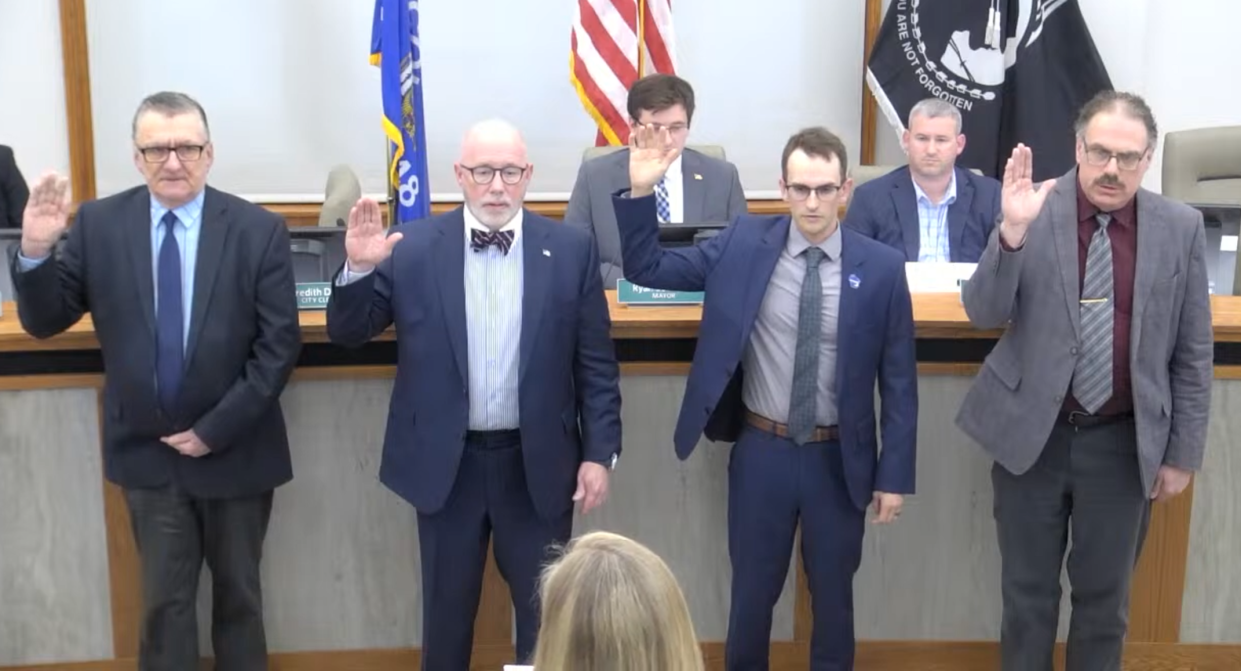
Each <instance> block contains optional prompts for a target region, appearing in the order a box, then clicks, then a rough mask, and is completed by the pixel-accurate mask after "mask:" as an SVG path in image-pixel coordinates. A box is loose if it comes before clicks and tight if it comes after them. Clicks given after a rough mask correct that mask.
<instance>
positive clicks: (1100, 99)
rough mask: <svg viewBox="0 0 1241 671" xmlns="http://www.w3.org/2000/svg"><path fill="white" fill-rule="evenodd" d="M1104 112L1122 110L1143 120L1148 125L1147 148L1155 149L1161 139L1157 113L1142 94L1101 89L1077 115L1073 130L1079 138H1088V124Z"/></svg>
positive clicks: (1128, 115)
mask: <svg viewBox="0 0 1241 671" xmlns="http://www.w3.org/2000/svg"><path fill="white" fill-rule="evenodd" d="M1104 112H1120V113H1121V114H1124V115H1125V116H1127V117H1129V118H1131V119H1137V120H1138V121H1141V122H1142V124H1143V125H1144V126H1146V148H1147V149H1148V150H1151V151H1154V149H1155V142H1156V141H1158V140H1159V126H1157V125H1156V124H1155V113H1154V112H1151V108H1150V105H1147V104H1146V101H1145V100H1143V99H1142V96H1140V95H1138V94H1136V93H1129V92H1127V91H1112V90H1107V91H1099V92H1098V93H1097V94H1095V97H1093V98H1091V99H1090V100H1089V101H1087V102H1086V104H1085V105H1083V106H1082V111H1081V112H1080V113H1079V114H1078V115H1077V122H1076V123H1075V124H1073V131H1074V132H1075V133H1077V137H1078V139H1080V140H1082V141H1083V142H1084V141H1085V140H1086V126H1088V125H1090V122H1091V120H1092V119H1094V118H1095V117H1096V116H1098V115H1100V114H1103V113H1104Z"/></svg>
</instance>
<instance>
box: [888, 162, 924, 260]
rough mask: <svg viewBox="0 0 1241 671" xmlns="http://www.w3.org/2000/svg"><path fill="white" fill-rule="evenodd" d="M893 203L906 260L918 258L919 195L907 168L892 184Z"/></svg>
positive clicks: (919, 241) (919, 242)
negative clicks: (903, 243)
mask: <svg viewBox="0 0 1241 671" xmlns="http://www.w3.org/2000/svg"><path fill="white" fill-rule="evenodd" d="M892 205H893V206H894V207H895V208H896V220H897V222H899V223H900V226H901V239H902V240H903V241H904V242H905V260H906V261H917V260H918V246H919V245H920V244H921V240H920V237H921V236H920V234H919V230H918V229H919V226H918V196H917V195H916V194H915V193H914V185H913V178H912V177H910V176H909V171H908V170H906V171H904V172H902V173H901V176H900V177H899V178H897V180H896V183H895V184H894V185H893V186H892Z"/></svg>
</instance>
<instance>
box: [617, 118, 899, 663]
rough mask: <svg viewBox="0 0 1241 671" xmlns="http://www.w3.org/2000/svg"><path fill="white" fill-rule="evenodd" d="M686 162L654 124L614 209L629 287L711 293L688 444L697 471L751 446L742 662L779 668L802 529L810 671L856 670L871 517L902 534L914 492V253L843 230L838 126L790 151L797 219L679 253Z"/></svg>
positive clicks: (738, 535)
mask: <svg viewBox="0 0 1241 671" xmlns="http://www.w3.org/2000/svg"><path fill="white" fill-rule="evenodd" d="M676 154H677V148H676V146H675V145H674V144H673V143H672V142H671V139H670V138H669V136H668V134H667V131H666V130H662V129H660V130H656V129H654V128H652V127H649V126H646V127H642V128H641V129H639V130H638V131H637V133H636V141H635V147H634V148H633V149H631V151H630V164H629V176H630V184H631V190H630V192H629V193H628V194H625V193H623V192H621V193H619V194H618V195H617V196H616V197H614V199H613V203H614V207H615V208H616V216H617V221H618V222H619V223H620V232H621V241H622V251H623V254H624V263H625V273H626V275H627V276H628V277H629V279H631V280H632V281H633V282H635V283H636V284H639V285H642V286H646V287H654V288H660V289H671V290H680V291H706V302H705V305H704V306H703V317H702V325H701V327H700V328H699V331H698V346H697V348H696V349H695V351H694V362H693V366H692V367H691V369H690V374H689V381H688V384H687V385H686V388H685V398H684V400H683V402H682V405H681V414H680V417H679V418H678V420H677V427H676V433H675V436H674V439H673V440H674V443H675V445H676V452H677V456H679V457H680V458H681V459H686V458H688V457H689V455H690V453H691V452H692V451H693V449H694V446H695V445H696V444H697V443H698V440H699V437H700V436H702V435H704V434H705V435H706V437H707V438H708V439H710V440H722V441H735V445H734V446H733V451H732V457H731V461H730V462H729V473H728V486H729V493H728V537H729V557H730V559H731V561H732V568H733V583H732V607H731V612H730V614H729V622H728V642H727V645H726V649H725V667H726V668H727V669H729V670H730V671H742V670H746V671H752V670H755V669H760V670H761V669H767V665H768V660H767V656H768V650H769V646H770V638H771V618H772V609H773V608H774V607H775V604H776V600H777V599H778V598H779V596H780V591H781V588H782V587H783V585H784V580H785V578H786V576H787V574H788V569H789V563H790V559H791V557H792V552H793V539H794V535H795V533H796V531H797V527H798V523H799V522H800V524H801V532H802V559H803V561H804V563H805V567H806V575H807V577H808V578H809V582H810V594H811V597H812V605H813V612H814V632H813V635H812V638H811V646H810V657H811V659H810V668H811V669H813V670H814V671H828V670H831V671H839V670H843V669H852V668H853V650H854V638H853V576H854V573H855V572H856V571H857V568H858V565H859V564H860V563H861V558H862V535H863V530H864V527H865V516H866V508H867V505H868V504H871V503H873V504H874V507H875V510H876V517H875V521H876V522H880V523H887V522H891V521H892V520H894V519H895V518H896V517H897V516H898V515H899V514H900V509H901V505H902V503H903V498H902V495H903V494H910V493H912V492H913V490H914V451H915V435H916V424H917V418H918V396H917V371H916V363H915V352H914V327H913V310H912V305H911V301H910V297H909V288H908V286H907V284H906V281H905V266H904V258H903V257H902V256H901V254H899V253H897V252H895V251H893V250H892V249H890V248H888V247H886V246H884V245H882V244H879V243H877V242H875V241H873V240H870V239H867V238H865V237H863V236H861V235H858V234H857V233H855V232H853V231H849V230H842V229H841V228H840V226H839V224H838V216H837V209H838V208H839V207H840V205H841V204H842V203H844V202H845V201H846V200H847V199H848V197H849V190H850V188H851V187H852V183H851V182H850V181H849V180H847V179H845V175H846V174H847V172H846V170H847V168H848V160H847V158H846V153H845V147H844V144H843V143H842V142H841V141H840V138H838V137H836V136H835V135H833V134H832V133H830V132H828V131H826V130H824V129H822V128H810V129H806V130H803V131H801V132H799V133H797V134H796V135H794V136H793V137H792V138H790V139H789V141H788V144H787V145H786V146H785V149H784V155H783V171H782V177H781V179H780V192H781V194H782V196H783V198H784V200H785V201H786V202H787V203H788V204H789V208H790V210H791V211H792V216H791V217H790V216H787V215H786V216H748V215H745V216H741V217H738V218H737V219H736V220H735V221H734V222H733V224H732V225H731V226H730V227H728V228H727V229H725V230H724V231H723V232H722V233H720V234H719V235H718V236H716V237H713V238H711V239H709V240H707V241H706V242H703V243H702V244H699V245H697V246H694V247H689V248H681V249H671V250H664V249H661V247H660V245H659V230H658V228H659V227H658V222H657V217H656V213H655V197H654V196H653V195H652V194H653V193H654V184H655V183H656V182H658V181H659V179H660V178H661V176H662V175H663V172H664V171H665V170H667V169H668V166H669V165H671V164H672V162H673V161H674V160H675V159H676ZM876 383H878V386H879V392H880V394H881V395H882V399H883V403H882V410H881V415H880V418H881V419H880V421H879V427H880V429H881V431H882V435H883V450H882V452H880V451H879V449H878V446H879V444H878V442H877V441H876V420H875V407H874V405H875V403H874V396H875V385H876Z"/></svg>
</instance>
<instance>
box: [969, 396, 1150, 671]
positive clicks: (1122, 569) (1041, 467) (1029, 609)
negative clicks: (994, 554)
mask: <svg viewBox="0 0 1241 671" xmlns="http://www.w3.org/2000/svg"><path fill="white" fill-rule="evenodd" d="M991 482H992V486H993V488H994V492H995V523H996V530H997V535H998V539H999V548H1000V560H1001V578H1000V581H1001V587H1002V593H1003V605H1004V614H1003V621H1002V624H1001V634H1000V649H1001V658H1002V660H1003V662H1002V668H1003V671H1052V654H1053V650H1054V648H1055V644H1056V629H1057V625H1058V621H1059V614H1060V597H1061V594H1060V592H1061V590H1060V571H1061V566H1062V565H1063V563H1064V555H1065V550H1066V547H1068V541H1069V539H1070V538H1071V539H1072V548H1071V549H1070V550H1069V553H1068V576H1069V584H1070V588H1071V590H1072V593H1071V604H1072V616H1071V618H1070V621H1069V633H1068V642H1067V650H1066V652H1067V660H1066V662H1067V663H1066V666H1065V671H1120V668H1121V667H1120V660H1121V653H1122V650H1123V646H1124V639H1125V632H1126V630H1127V628H1128V624H1129V584H1130V580H1131V579H1132V577H1133V569H1134V566H1135V564H1136V563H1137V559H1138V554H1139V553H1140V552H1141V548H1142V542H1143V540H1144V538H1145V536H1146V529H1147V526H1148V525H1149V522H1150V497H1149V495H1148V492H1146V491H1145V488H1144V487H1143V486H1142V482H1141V476H1140V475H1139V472H1138V458H1137V436H1136V433H1135V428H1134V424H1133V420H1132V419H1127V420H1122V421H1118V422H1115V423H1112V424H1104V425H1099V426H1094V427H1090V428H1076V427H1073V426H1070V425H1068V424H1065V423H1063V422H1060V421H1057V424H1056V427H1055V428H1054V429H1053V430H1052V433H1051V436H1050V438H1049V439H1048V440H1047V445H1046V446H1045V447H1044V448H1043V453H1042V455H1041V456H1040V457H1039V460H1038V462H1037V463H1035V464H1034V466H1033V467H1032V468H1031V469H1030V470H1029V471H1027V472H1025V473H1023V474H1022V475H1013V474H1012V473H1010V472H1008V471H1007V470H1005V469H1004V468H1003V467H1001V466H1000V465H999V464H996V465H995V466H994V467H993V468H992V471H991Z"/></svg>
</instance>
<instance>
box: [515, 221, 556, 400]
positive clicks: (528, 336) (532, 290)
mask: <svg viewBox="0 0 1241 671" xmlns="http://www.w3.org/2000/svg"><path fill="white" fill-rule="evenodd" d="M522 216H523V220H522V232H521V235H522V237H523V238H525V239H524V240H523V241H522V243H521V263H522V289H521V346H520V352H521V359H520V362H519V364H518V367H517V371H518V372H517V375H518V383H519V384H520V381H521V380H524V379H525V378H526V367H527V366H528V365H529V364H530V353H531V352H532V351H534V343H535V342H536V341H537V340H538V335H539V327H540V326H541V325H542V324H543V321H544V319H543V305H544V303H545V302H546V299H547V292H548V290H549V286H550V281H551V273H552V257H551V256H550V254H544V253H543V251H544V250H548V247H547V234H548V231H547V227H546V224H545V222H544V221H543V220H541V219H539V218H538V217H536V216H533V215H532V214H531V213H530V212H528V211H527V212H525V213H524V214H523V215H522ZM548 251H549V252H550V251H551V250H548Z"/></svg>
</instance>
